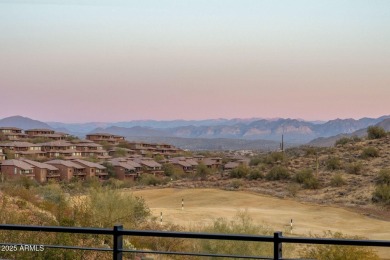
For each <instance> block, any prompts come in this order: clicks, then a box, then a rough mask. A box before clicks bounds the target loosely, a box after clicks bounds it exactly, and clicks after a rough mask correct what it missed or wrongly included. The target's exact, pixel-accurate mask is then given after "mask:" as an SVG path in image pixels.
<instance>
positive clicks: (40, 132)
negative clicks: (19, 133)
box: [24, 129, 69, 140]
mask: <svg viewBox="0 0 390 260" xmlns="http://www.w3.org/2000/svg"><path fill="white" fill-rule="evenodd" d="M24 132H25V133H26V134H27V135H28V137H29V138H47V139H51V140H64V139H65V138H66V137H68V136H69V134H66V133H60V132H55V131H54V130H51V129H29V130H25V131H24Z"/></svg>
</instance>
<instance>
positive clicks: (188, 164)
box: [168, 157, 198, 172]
mask: <svg viewBox="0 0 390 260" xmlns="http://www.w3.org/2000/svg"><path fill="white" fill-rule="evenodd" d="M168 162H170V163H172V164H173V165H177V166H179V167H180V168H182V169H183V170H184V171H185V172H192V171H194V170H195V167H196V166H197V165H198V162H197V161H196V160H195V159H193V158H192V157H174V158H171V159H170V160H169V161H168Z"/></svg>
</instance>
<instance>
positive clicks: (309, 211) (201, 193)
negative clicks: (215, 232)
mask: <svg viewBox="0 0 390 260" xmlns="http://www.w3.org/2000/svg"><path fill="white" fill-rule="evenodd" d="M132 192H133V194H134V195H136V196H141V197H143V198H144V199H145V200H146V203H147V204H148V205H149V207H150V208H151V210H152V212H153V215H155V216H158V217H159V216H160V212H163V221H167V222H172V223H175V224H180V225H184V226H198V225H202V224H208V223H212V222H213V220H215V219H217V218H219V217H224V218H227V219H232V218H233V217H234V216H235V214H236V213H237V211H239V210H248V213H249V214H250V216H251V217H252V218H253V220H254V221H255V222H256V223H261V224H265V225H267V226H270V227H271V228H273V229H274V230H275V231H284V232H290V229H289V225H290V219H293V227H294V228H293V234H296V235H306V236H307V234H309V233H314V234H322V232H323V231H327V230H331V231H341V232H343V233H344V234H349V235H359V236H363V237H367V238H369V239H378V240H382V239H383V240H390V222H387V221H383V220H378V219H373V218H369V217H367V216H364V215H362V214H358V213H355V212H351V211H348V210H345V209H342V208H336V207H329V206H321V205H313V204H304V203H300V202H296V201H293V200H288V199H278V198H273V197H268V196H264V195H260V194H255V193H249V192H240V191H224V190H216V189H171V188H169V189H151V190H139V191H132ZM182 198H183V199H184V210H181V200H182ZM380 251H381V255H382V256H386V255H390V249H385V250H380Z"/></svg>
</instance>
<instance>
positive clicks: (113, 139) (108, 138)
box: [86, 133, 125, 144]
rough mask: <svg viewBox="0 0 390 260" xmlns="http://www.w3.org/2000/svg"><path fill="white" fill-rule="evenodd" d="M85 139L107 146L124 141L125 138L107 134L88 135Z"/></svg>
mask: <svg viewBox="0 0 390 260" xmlns="http://www.w3.org/2000/svg"><path fill="white" fill-rule="evenodd" d="M86 139H87V140H91V141H93V142H98V143H102V142H107V143H109V144H118V143H119V142H121V141H124V140H125V137H124V136H120V135H113V134H108V133H94V134H88V135H87V136H86Z"/></svg>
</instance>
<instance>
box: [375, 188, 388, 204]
mask: <svg viewBox="0 0 390 260" xmlns="http://www.w3.org/2000/svg"><path fill="white" fill-rule="evenodd" d="M372 201H373V202H374V203H381V204H384V205H390V185H388V184H380V185H377V186H376V188H375V191H374V193H373V194H372Z"/></svg>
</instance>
